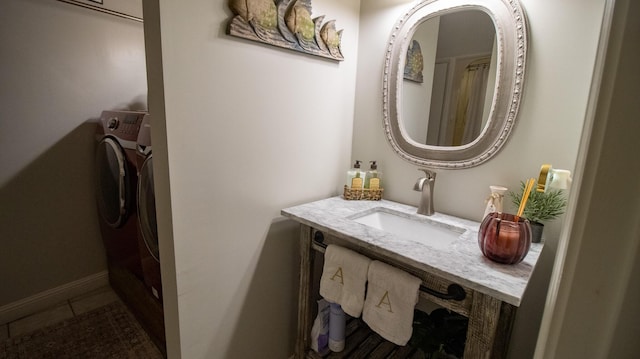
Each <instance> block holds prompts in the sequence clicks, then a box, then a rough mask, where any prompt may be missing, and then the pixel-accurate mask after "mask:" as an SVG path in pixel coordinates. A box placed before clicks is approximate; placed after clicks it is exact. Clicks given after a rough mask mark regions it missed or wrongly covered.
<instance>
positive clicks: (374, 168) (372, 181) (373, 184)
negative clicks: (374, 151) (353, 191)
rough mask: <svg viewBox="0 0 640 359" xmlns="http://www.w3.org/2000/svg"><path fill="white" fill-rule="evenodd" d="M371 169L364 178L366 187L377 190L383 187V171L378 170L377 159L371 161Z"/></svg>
mask: <svg viewBox="0 0 640 359" xmlns="http://www.w3.org/2000/svg"><path fill="white" fill-rule="evenodd" d="M369 163H371V169H370V170H369V171H367V173H366V175H365V179H364V188H369V189H373V190H377V189H380V188H382V172H381V171H378V165H377V164H376V161H369Z"/></svg>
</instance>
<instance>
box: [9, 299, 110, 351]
mask: <svg viewBox="0 0 640 359" xmlns="http://www.w3.org/2000/svg"><path fill="white" fill-rule="evenodd" d="M117 300H120V298H119V297H118V295H117V294H116V293H115V292H114V291H113V290H112V289H111V288H110V287H103V288H99V289H96V290H94V291H91V292H89V293H86V294H83V295H80V296H78V297H75V298H72V299H69V300H67V301H65V302H62V303H60V304H58V305H56V306H53V307H52V308H50V309H47V310H43V311H41V312H38V313H34V314H31V315H28V316H26V317H24V318H20V319H17V320H14V321H12V322H9V323H3V324H0V340H6V339H8V338H11V337H16V336H18V335H21V334H24V333H28V332H30V331H33V330H36V329H39V328H42V327H45V326H47V325H51V324H54V323H57V322H60V321H63V320H65V319H69V318H72V317H74V316H76V315H79V314H82V313H86V312H88V311H90V310H92V309H96V308H99V307H102V306H104V305H106V304H109V303H112V302H114V301H117Z"/></svg>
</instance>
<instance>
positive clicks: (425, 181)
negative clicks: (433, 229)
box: [413, 168, 436, 216]
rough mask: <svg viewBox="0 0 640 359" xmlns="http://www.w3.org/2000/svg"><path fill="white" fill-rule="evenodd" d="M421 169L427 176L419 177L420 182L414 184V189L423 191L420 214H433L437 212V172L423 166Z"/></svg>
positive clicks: (419, 208) (419, 207)
mask: <svg viewBox="0 0 640 359" xmlns="http://www.w3.org/2000/svg"><path fill="white" fill-rule="evenodd" d="M420 171H424V173H425V175H426V177H420V178H418V182H416V184H415V185H414V186H413V190H414V191H419V192H422V196H420V205H419V206H418V214H424V215H425V216H431V215H433V213H434V212H435V210H434V209H433V186H434V185H435V183H436V173H435V172H434V171H431V170H428V169H426V168H421V169H420Z"/></svg>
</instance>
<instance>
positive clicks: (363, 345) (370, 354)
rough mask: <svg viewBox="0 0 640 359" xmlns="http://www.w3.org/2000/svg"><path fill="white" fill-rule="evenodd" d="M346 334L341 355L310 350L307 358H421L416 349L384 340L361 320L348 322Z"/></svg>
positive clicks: (352, 319)
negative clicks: (322, 353) (323, 353)
mask: <svg viewBox="0 0 640 359" xmlns="http://www.w3.org/2000/svg"><path fill="white" fill-rule="evenodd" d="M345 334H346V340H345V347H344V350H343V351H341V352H340V353H329V354H327V355H325V356H321V355H320V354H318V353H316V352H314V351H313V350H308V351H307V353H306V357H307V358H311V359H338V358H363V359H364V358H366V359H384V358H394V359H405V358H407V359H409V358H414V355H415V357H417V358H420V356H418V354H419V353H418V351H417V350H416V349H414V348H411V347H410V346H404V347H403V346H398V345H395V344H393V343H391V342H389V341H386V340H384V339H383V338H382V337H381V336H379V335H378V334H376V333H374V332H373V331H371V329H369V327H368V326H367V324H366V323H364V322H363V321H362V319H359V318H351V319H350V320H349V321H348V322H347V328H346V331H345Z"/></svg>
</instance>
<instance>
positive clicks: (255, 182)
mask: <svg viewBox="0 0 640 359" xmlns="http://www.w3.org/2000/svg"><path fill="white" fill-rule="evenodd" d="M153 3H154V2H153V1H150V2H149V4H147V3H145V18H146V21H152V20H151V18H150V17H149V16H148V15H147V10H146V9H147V6H153V5H154V4H153ZM226 4H227V1H226V0H215V1H211V0H195V1H190V2H188V3H183V2H176V1H170V0H161V1H159V16H160V26H161V31H162V34H161V35H162V36H161V46H162V50H161V53H160V49H159V47H158V45H160V44H158V43H156V44H155V45H154V48H155V51H157V52H156V53H154V54H153V55H151V54H150V56H152V57H153V58H154V60H152V61H151V62H153V63H154V64H156V66H157V67H159V63H158V62H157V60H159V59H161V60H162V64H161V66H162V69H159V68H157V67H156V68H155V69H152V68H151V67H150V70H151V71H152V72H153V73H154V75H153V76H156V75H157V76H158V77H159V70H163V71H161V72H162V76H163V78H164V106H163V105H162V103H158V102H154V101H155V99H159V101H162V95H161V94H159V92H161V91H162V88H161V87H159V86H156V85H157V83H156V82H153V81H152V84H151V86H150V111H151V113H152V114H154V115H155V114H159V113H161V112H162V111H165V112H166V116H165V117H166V119H165V121H162V122H164V123H165V124H166V133H159V132H158V131H157V130H154V133H153V135H154V157H155V156H157V157H155V158H156V159H157V161H158V167H157V168H156V170H157V172H156V174H157V176H158V178H160V179H162V181H164V179H166V180H168V182H162V183H158V184H159V187H158V188H157V192H156V194H157V196H158V198H157V204H158V210H159V211H160V212H159V213H158V216H159V221H160V222H161V223H162V224H161V228H160V250H161V253H162V257H161V261H162V263H171V262H173V261H174V260H175V272H173V268H171V269H169V268H168V266H166V265H165V266H164V267H163V275H165V274H166V275H165V279H166V280H167V281H171V278H172V277H175V278H176V280H175V282H173V281H172V282H171V283H167V285H170V286H175V288H176V292H177V296H176V293H172V292H171V291H170V290H169V292H167V291H165V295H166V296H168V298H167V297H165V298H167V301H168V302H170V303H173V305H175V306H177V312H176V313H170V317H169V318H168V319H169V320H168V322H167V325H168V327H170V329H169V330H170V331H175V332H176V333H175V334H176V335H177V336H178V337H177V338H176V337H175V336H172V337H171V338H170V339H169V340H170V342H169V343H168V347H169V348H168V350H169V354H170V356H171V357H172V358H178V357H180V356H181V357H182V358H190V359H191V358H251V357H255V356H256V355H257V354H256V353H259V356H260V357H264V358H286V357H288V356H289V355H290V354H291V353H293V335H294V333H293V331H294V330H295V321H296V318H295V313H296V307H297V298H296V291H297V265H298V254H297V253H298V252H297V240H298V227H297V225H295V224H294V223H293V222H290V221H284V220H283V219H282V217H281V216H280V209H282V208H285V207H288V206H291V205H295V204H299V203H302V202H306V201H310V200H315V199H320V198H324V197H328V196H332V195H336V194H337V193H338V188H339V187H340V186H341V184H342V182H343V180H344V177H345V173H346V170H347V168H348V166H349V159H350V156H351V139H352V128H353V118H354V96H355V95H354V92H355V78H356V64H357V47H358V41H357V39H358V16H359V1H357V0H349V1H344V0H322V1H314V2H313V15H314V16H319V15H326V16H327V17H326V19H325V20H329V19H336V20H337V21H336V26H337V28H338V29H344V35H343V38H342V44H343V51H344V56H345V61H343V62H340V63H337V62H334V61H330V60H325V59H322V58H317V57H314V56H310V55H305V54H300V53H297V52H292V51H288V50H285V49H279V48H275V47H271V46H266V45H261V44H257V43H254V42H249V41H245V40H242V39H238V38H234V37H229V36H227V35H225V26H226V23H227V19H228V17H229V16H230V15H231V12H230V11H229V10H228V8H227V5H226ZM158 35H159V34H158V33H155V34H149V36H150V37H149V41H157V36H158ZM163 107H164V109H163ZM154 121H155V119H154ZM154 123H156V122H154ZM154 126H155V125H154ZM156 141H157V142H156ZM165 141H166V147H164V145H163V144H162V143H163V142H165ZM156 143H158V144H160V146H161V147H156ZM162 147H164V148H162ZM169 206H170V208H171V210H169ZM169 221H170V222H172V226H169V225H167V223H169ZM169 266H170V264H169ZM168 271H171V272H173V273H168ZM167 288H169V287H167ZM169 310H170V311H173V308H169ZM178 315H179V317H177V316H178ZM176 328H179V329H177V330H176ZM178 340H179V342H178ZM178 345H179V346H180V347H178Z"/></svg>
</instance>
